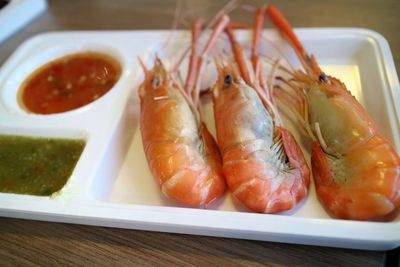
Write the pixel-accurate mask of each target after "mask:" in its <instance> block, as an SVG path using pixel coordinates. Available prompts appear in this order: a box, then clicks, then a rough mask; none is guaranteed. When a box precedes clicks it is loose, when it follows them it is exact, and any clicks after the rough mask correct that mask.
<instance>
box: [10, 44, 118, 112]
mask: <svg viewBox="0 0 400 267" xmlns="http://www.w3.org/2000/svg"><path fill="white" fill-rule="evenodd" d="M120 75H121V67H120V65H119V64H118V62H117V61H116V60H115V59H113V58H111V57H109V56H107V55H104V54H99V53H94V52H86V53H79V54H72V55H68V56H65V57H62V58H59V59H56V60H54V61H52V62H49V63H48V64H46V65H44V66H42V67H41V68H39V69H38V70H36V71H35V72H33V73H32V74H31V76H30V77H28V78H27V80H26V81H25V82H24V83H23V85H22V87H21V89H20V92H19V96H18V98H19V103H20V105H21V106H22V107H23V108H24V109H25V110H27V111H28V112H31V113H36V114H55V113H62V112H66V111H70V110H74V109H77V108H80V107H82V106H85V105H87V104H89V103H91V102H93V101H95V100H96V99H98V98H100V97H101V96H103V95H104V94H106V93H107V92H108V91H109V90H110V89H111V88H112V87H113V86H114V85H115V83H116V82H117V81H118V79H119V77H120Z"/></svg>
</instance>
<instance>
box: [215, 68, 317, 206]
mask: <svg viewBox="0 0 400 267" xmlns="http://www.w3.org/2000/svg"><path fill="white" fill-rule="evenodd" d="M227 73H229V71H228V72H227V70H226V69H220V79H219V80H218V81H217V83H216V85H215V87H214V89H213V101H214V117H215V122H216V130H217V141H218V146H219V148H220V151H221V153H222V157H223V171H224V174H225V177H226V180H227V184H228V187H229V190H230V191H231V192H232V194H233V195H234V196H235V197H236V198H237V199H238V200H239V201H240V202H241V203H242V204H244V205H245V206H246V207H247V208H249V209H251V210H253V211H256V212H259V213H276V212H280V211H284V210H289V209H291V208H293V207H294V206H295V205H296V204H297V203H298V202H300V201H301V200H302V199H303V198H304V197H305V196H306V195H307V193H308V188H309V183H310V171H309V168H308V166H307V164H306V161H305V159H304V156H303V153H302V151H301V149H300V148H299V146H298V144H297V142H296V141H295V139H294V138H293V136H292V135H291V134H290V132H288V131H287V130H285V129H284V128H281V127H278V128H277V129H276V132H277V134H279V135H281V136H282V140H283V146H284V150H285V153H286V154H287V156H288V159H289V161H290V164H292V166H293V167H294V168H295V169H296V170H295V171H294V172H295V174H294V175H293V177H290V178H276V179H274V177H275V176H276V175H278V174H277V170H275V169H274V168H269V166H268V164H266V163H265V162H264V161H263V160H262V159H261V158H260V157H259V156H258V155H257V153H258V152H257V150H258V149H259V143H260V142H261V143H262V142H263V141H262V138H267V139H271V140H272V135H273V128H274V126H273V125H272V120H271V121H270V122H271V125H270V127H271V130H270V131H269V132H264V133H265V134H266V135H268V134H269V135H270V136H269V137H267V136H265V135H264V134H261V135H260V134H259V133H257V131H258V130H259V129H257V128H258V126H257V124H260V125H261V124H263V123H264V122H263V121H265V120H266V119H267V117H265V116H264V115H263V113H265V114H266V112H267V111H266V110H265V108H264V106H263V104H262V103H261V101H260V99H259V97H258V95H257V94H256V92H255V91H254V89H252V88H250V87H248V88H250V91H247V92H246V91H245V90H244V89H243V88H246V87H241V86H246V85H243V84H242V85H240V80H239V78H237V74H236V73H235V71H232V72H231V73H233V77H234V78H233V80H234V81H235V84H234V85H232V88H224V84H223V82H222V81H223V79H222V78H223V77H225V75H226V74H227ZM253 97H254V98H253ZM267 121H268V120H267ZM265 123H267V125H268V124H269V122H265ZM246 127H247V128H246ZM261 131H262V130H261ZM252 136H253V137H252ZM255 136H258V137H259V138H258V137H257V138H255Z"/></svg>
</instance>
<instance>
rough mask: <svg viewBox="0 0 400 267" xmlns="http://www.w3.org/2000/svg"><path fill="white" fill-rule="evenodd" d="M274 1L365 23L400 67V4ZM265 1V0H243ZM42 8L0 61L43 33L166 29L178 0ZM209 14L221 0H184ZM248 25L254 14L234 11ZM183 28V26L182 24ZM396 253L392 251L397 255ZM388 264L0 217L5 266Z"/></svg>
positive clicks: (317, 22) (325, 23)
mask: <svg viewBox="0 0 400 267" xmlns="http://www.w3.org/2000/svg"><path fill="white" fill-rule="evenodd" d="M270 2H276V4H277V5H279V7H280V8H281V9H282V10H283V11H284V13H285V14H286V16H287V17H288V18H289V20H290V21H291V22H292V23H293V24H294V25H295V26H296V27H362V28H369V29H372V30H375V31H377V32H379V33H380V34H382V35H383V36H384V37H385V38H386V39H387V40H388V42H389V44H390V46H391V49H392V53H393V56H394V59H395V63H396V68H397V70H400V49H399V48H400V34H399V30H400V19H399V15H398V12H399V11H400V1H397V0H385V1H377V0H335V1H318V0H301V1H290V0H283V1H270ZM240 3H241V4H250V3H251V5H253V6H260V5H262V4H264V1H241V2H240ZM48 4H49V6H48V9H47V11H46V12H45V13H43V14H42V15H41V16H40V17H38V18H37V19H36V20H34V21H33V22H32V23H30V24H29V25H28V26H26V27H25V28H23V29H22V30H21V31H19V32H18V33H16V34H15V35H13V36H12V37H10V38H9V39H8V40H6V41H5V42H4V43H2V44H0V64H2V63H3V62H4V61H5V60H6V59H7V58H8V57H9V56H10V55H11V53H12V52H13V51H14V49H15V48H16V47H17V46H18V45H20V44H21V43H22V42H23V41H25V40H26V39H27V38H29V37H31V36H34V35H36V34H38V33H41V32H46V31H63V30H124V29H126V30H133V29H168V28H169V27H170V26H171V24H172V17H173V13H174V7H175V5H176V3H175V1H162V0H151V1H146V0H137V1H128V0H126V1H110V0H108V1H107V0H102V1H94V0H93V1H88V0H85V1H77V0H76V1H72V0H71V1H56V0H49V3H48ZM184 4H185V5H186V7H187V8H185V10H189V11H190V12H193V13H195V14H197V15H198V16H203V17H206V18H209V16H210V14H214V13H215V12H216V10H217V9H218V8H219V7H220V6H221V5H222V3H220V2H218V1H212V0H203V1H184ZM232 17H233V19H234V20H236V21H238V22H242V23H250V22H251V21H252V15H251V14H250V13H245V12H240V13H238V12H234V13H233V14H232ZM181 27H183V26H181ZM396 253H398V252H395V254H394V255H395V256H398V254H396ZM383 263H384V252H377V251H359V250H349V249H338V248H326V247H315V246H303V245H289V244H280V243H270V242H257V241H248V240H236V239H228V238H214V237H200V236H191V235H178V234H168V233H156V232H145V231H134V230H125V229H113V228H103V227H93V226H81V225H71V224H62V223H50V222H38V221H28V220H18V219H9V218H0V265H49V264H51V265H61V264H62V265H105V266H110V265H136V266H137V265H139V266H154V265H157V266H170V265H178V266H193V265H196V266H199V265H200V266H206V265H217V266H241V265H246V266H261V265H274V266H275V265H359V266H378V265H382V264H383Z"/></svg>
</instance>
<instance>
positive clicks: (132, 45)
mask: <svg viewBox="0 0 400 267" xmlns="http://www.w3.org/2000/svg"><path fill="white" fill-rule="evenodd" d="M296 31H297V33H298V34H299V37H300V39H301V40H302V41H304V44H305V46H306V48H307V50H309V51H310V52H312V53H314V54H315V55H316V57H317V59H318V60H319V63H320V64H321V65H322V68H323V69H324V70H325V71H326V72H327V73H329V74H332V75H333V76H336V77H338V78H340V79H341V80H342V81H344V82H345V83H346V85H347V87H348V89H349V90H351V91H352V93H353V94H354V95H355V96H356V98H357V99H358V100H359V101H360V102H361V103H362V104H363V106H364V107H365V108H366V109H367V111H368V112H369V114H370V115H371V116H372V117H373V119H375V121H376V122H377V124H378V126H379V127H380V129H381V130H382V132H383V134H384V135H385V136H386V137H387V138H388V139H389V140H391V141H392V142H393V144H394V146H395V148H396V150H397V151H398V152H399V151H400V130H399V129H400V127H399V123H400V119H399V118H400V88H399V82H398V78H397V74H396V70H395V67H394V63H393V59H392V56H391V53H390V49H389V46H388V44H387V42H386V41H385V40H384V38H383V37H381V36H380V35H379V34H377V33H375V32H372V31H369V30H364V29H298V30H296ZM266 33H267V36H268V38H269V39H271V40H272V42H274V43H275V44H277V45H278V46H280V47H282V51H283V52H284V53H285V54H287V56H288V58H289V59H290V60H293V61H294V58H295V57H294V55H293V53H292V52H291V50H290V49H289V47H288V46H287V44H286V43H285V42H284V41H282V40H281V38H280V37H279V36H278V35H277V34H276V33H275V32H274V31H266ZM168 37H170V33H169V32H168V31H120V32H119V31H116V32H59V33H47V34H42V35H38V36H36V37H34V38H32V39H30V40H28V41H26V42H25V43H24V44H23V45H21V46H20V47H19V48H18V49H17V50H16V51H15V53H14V54H13V55H12V56H11V57H10V58H9V60H8V61H7V62H6V63H5V64H4V65H3V67H2V68H1V70H0V134H19V135H28V136H45V137H67V138H85V139H86V140H87V145H86V147H85V150H84V152H83V154H82V156H81V158H80V160H79V162H78V164H77V167H76V168H75V170H74V173H73V175H72V177H71V179H70V180H69V181H68V183H67V185H66V186H65V188H64V189H63V190H62V191H61V192H60V193H59V194H58V195H56V196H54V197H37V196H28V195H16V194H3V193H0V216H5V217H16V218H26V219H35V220H46V221H59V222H67V223H78V224H89V225H100V226H110V227H121V228H131V229H142V230H151V231H165V232H176V233H186V234H198V235H208V236H220V237H234V238H244V239H254V240H267V241H277V242H287V243H299V244H312V245H320V246H335V247H346V248H359V249H371V250H388V249H392V248H395V247H397V246H399V245H400V216H397V217H396V218H395V219H394V220H393V221H391V222H358V221H345V220H337V219H332V218H330V217H329V215H327V214H326V212H325V211H324V209H323V208H322V207H321V205H320V204H319V202H318V200H317V198H316V195H315V190H314V185H313V183H312V184H311V188H310V194H309V196H308V197H307V199H306V200H305V201H303V203H301V204H300V205H299V206H298V207H297V208H296V209H295V210H293V211H290V212H286V213H281V214H277V215H266V214H255V213H250V212H248V211H246V210H245V209H244V208H241V207H239V205H237V204H235V202H234V201H233V200H232V198H231V196H230V194H229V193H227V194H226V195H225V196H224V197H223V198H222V199H221V200H220V201H218V203H215V204H213V205H212V206H211V207H210V208H209V209H207V210H202V209H193V208H185V207H182V206H180V205H179V204H176V203H175V202H173V201H170V200H168V199H166V198H165V197H164V196H163V195H162V193H161V192H160V190H159V188H158V185H157V184H156V182H155V180H154V179H153V177H152V175H151V174H150V171H149V169H148V167H147V163H146V160H145V156H144V153H143V149H142V144H141V137H140V131H139V125H138V116H139V115H138V114H139V113H138V112H139V106H138V97H137V91H136V90H137V86H138V84H139V83H140V81H141V76H142V74H141V70H140V68H139V66H138V62H137V60H136V56H137V55H140V56H142V57H145V56H146V55H147V56H148V55H149V54H154V53H155V52H157V51H158V53H162V52H161V51H160V50H161V49H162V48H163V43H164V41H165V40H167V39H168ZM249 38H250V34H249V33H248V32H241V33H240V34H239V39H241V40H246V39H249ZM189 39H190V35H189V33H188V32H186V31H179V32H177V33H175V35H174V38H170V39H169V40H172V42H173V43H172V47H175V48H174V49H177V51H181V50H183V49H184V48H186V47H187V45H188V44H189ZM168 47H169V48H170V47H171V44H169V45H168ZM86 50H94V51H99V52H104V53H108V54H111V55H112V56H114V57H116V58H117V59H118V60H119V61H120V62H121V64H122V67H123V73H122V76H121V79H120V81H119V82H118V83H117V84H116V86H115V87H114V89H112V90H111V91H110V92H109V93H108V94H106V95H105V96H104V97H102V98H100V99H99V100H97V101H96V102H94V103H92V104H90V105H88V106H85V107H83V108H80V109H77V110H75V111H72V112H66V113H63V114H58V115H47V116H40V115H31V114H26V113H24V112H23V111H22V110H21V109H19V108H18V105H17V103H16V100H15V96H16V92H17V90H18V88H19V86H20V84H21V82H22V81H23V80H24V79H25V78H26V77H27V75H29V74H30V73H31V72H32V71H33V70H34V69H35V68H37V67H38V66H40V65H42V64H44V63H45V62H48V61H49V60H51V59H54V58H57V57H59V56H62V55H64V54H68V53H73V52H77V51H86ZM205 110H206V118H207V120H208V121H207V122H208V125H209V126H211V127H210V128H212V129H211V130H213V127H212V124H213V121H212V116H210V113H211V110H212V107H211V105H210V104H207V105H206V107H205ZM296 136H298V135H297V134H296ZM303 151H304V152H305V156H306V158H308V159H309V152H308V149H307V148H305V147H303Z"/></svg>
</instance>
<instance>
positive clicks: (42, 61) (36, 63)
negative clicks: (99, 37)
mask: <svg viewBox="0 0 400 267" xmlns="http://www.w3.org/2000/svg"><path fill="white" fill-rule="evenodd" d="M85 53H89V54H90V53H92V54H97V55H104V57H107V58H109V59H111V60H113V61H115V64H117V65H118V66H117V68H118V70H117V72H118V78H117V80H116V82H115V83H114V84H113V86H111V88H110V89H109V90H107V92H106V93H105V94H104V95H102V96H101V97H99V98H98V99H96V100H94V101H91V102H89V103H86V104H83V105H80V107H75V108H73V109H71V110H66V111H60V112H53V113H50V114H45V116H53V115H54V116H57V115H62V114H64V113H79V112H82V111H81V110H83V111H85V110H90V109H92V106H98V105H102V104H101V103H102V102H107V99H106V98H108V97H111V95H113V94H114V92H113V91H116V90H118V88H120V86H119V84H120V83H121V79H124V76H123V74H124V72H126V66H125V64H126V63H125V60H124V57H123V56H122V55H121V51H119V50H118V49H116V48H115V47H113V46H107V45H103V44H101V45H100V44H98V45H96V44H82V45H75V46H69V45H67V46H64V45H60V44H58V45H57V46H54V47H48V48H47V49H44V50H43V51H40V53H38V54H36V55H35V54H34V55H32V56H31V57H28V58H27V59H26V60H24V61H22V62H21V63H20V64H19V65H18V66H16V67H15V69H14V70H12V71H11V73H10V75H9V76H8V78H7V79H6V80H5V82H4V85H3V86H2V87H3V88H2V93H1V103H2V104H3V105H4V106H5V108H6V109H7V110H8V111H9V112H12V113H17V114H21V115H22V114H23V115H29V116H35V115H36V116H43V114H40V113H38V112H32V111H30V110H29V109H28V108H26V107H24V105H23V103H22V102H23V101H22V99H21V95H22V90H23V89H24V87H26V85H27V83H29V81H30V80H32V78H33V77H34V76H35V75H36V76H37V75H38V72H40V71H42V70H43V69H45V68H46V67H47V66H49V65H51V64H54V62H59V61H63V60H65V59H68V58H71V57H74V56H77V55H81V54H85ZM64 85H65V84H62V86H64ZM65 89H66V90H67V88H65ZM98 103H99V104H98ZM103 105H104V104H103Z"/></svg>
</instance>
